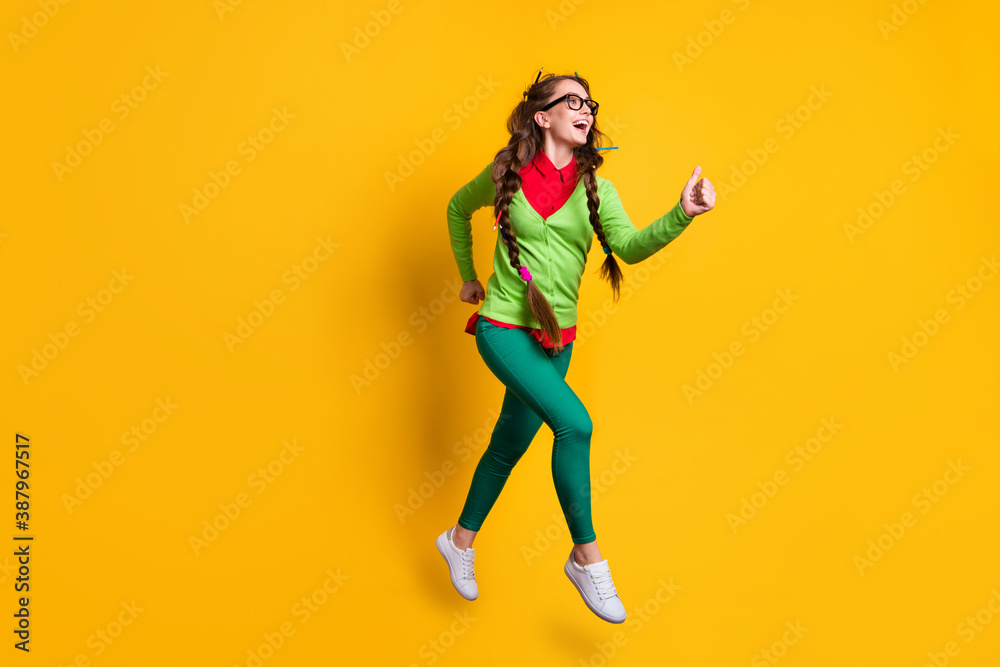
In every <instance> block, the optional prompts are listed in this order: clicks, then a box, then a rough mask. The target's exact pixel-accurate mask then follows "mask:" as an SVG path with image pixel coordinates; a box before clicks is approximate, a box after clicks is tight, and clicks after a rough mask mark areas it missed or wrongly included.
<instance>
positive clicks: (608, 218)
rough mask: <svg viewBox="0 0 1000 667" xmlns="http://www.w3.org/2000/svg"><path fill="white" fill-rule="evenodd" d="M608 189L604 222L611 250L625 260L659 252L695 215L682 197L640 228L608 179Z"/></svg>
mask: <svg viewBox="0 0 1000 667" xmlns="http://www.w3.org/2000/svg"><path fill="white" fill-rule="evenodd" d="M605 183H606V189H605V191H604V192H602V193H600V199H601V204H600V207H599V208H598V211H599V212H600V215H601V226H602V227H603V228H604V237H605V238H606V239H607V240H608V245H609V246H611V251H612V252H613V253H615V255H616V256H618V257H620V258H621V260H622V261H623V262H625V263H626V264H635V263H637V262H641V261H642V260H644V259H646V258H647V257H649V256H651V255H654V254H655V253H657V252H659V251H660V250H661V249H662V248H663V247H664V246H666V245H667V244H668V243H670V242H671V241H673V240H674V239H675V238H677V237H678V236H680V233H681V232H683V231H684V230H685V229H686V228H687V226H688V224H689V223H690V222H691V221H692V220H693V219H694V218H693V217H692V216H689V215H687V214H686V213H685V212H684V209H683V208H682V207H681V203H680V200H678V202H677V203H676V204H675V205H674V207H673V208H672V209H670V211H668V212H667V213H666V214H664V215H663V216H661V217H660V218H657V219H656V220H654V221H653V223H652V224H650V225H648V226H646V227H643V228H642V229H637V228H636V226H635V225H633V224H632V221H631V220H629V217H628V214H627V213H625V209H624V208H623V207H622V202H621V199H620V198H619V197H618V191H617V190H616V189H615V186H614V185H612V184H611V182H610V181H605Z"/></svg>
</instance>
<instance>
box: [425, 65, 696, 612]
mask: <svg viewBox="0 0 1000 667" xmlns="http://www.w3.org/2000/svg"><path fill="white" fill-rule="evenodd" d="M597 110H598V104H597V103H596V102H595V101H594V100H592V99H591V98H590V86H589V85H588V84H587V81H586V80H585V79H583V78H582V77H579V76H576V75H575V73H574V75H573V76H569V75H566V76H556V75H554V74H546V75H545V76H541V71H539V77H536V79H535V83H534V84H532V85H531V86H530V88H528V90H527V91H525V93H524V99H523V100H522V101H521V102H520V103H518V105H517V106H516V107H515V108H514V111H513V112H512V113H511V115H510V117H509V118H508V119H507V129H508V131H509V132H510V135H511V136H510V141H509V142H508V144H507V145H506V146H504V147H503V148H502V149H500V151H499V152H498V153H497V154H496V157H495V158H494V160H493V162H491V163H490V164H488V165H487V166H486V168H484V169H483V170H482V172H480V173H479V175H478V176H476V177H475V178H474V179H472V180H471V181H470V182H468V183H467V184H466V185H465V186H463V187H462V188H461V189H459V191H458V192H456V193H455V195H454V196H453V197H452V198H451V201H450V202H449V203H448V212H447V218H448V232H449V235H450V237H451V248H452V251H453V253H454V255H455V261H456V262H457V264H458V270H459V273H460V274H461V276H462V280H463V281H464V284H463V286H462V291H461V294H460V296H459V298H460V299H461V300H462V301H465V302H467V303H471V304H478V303H479V301H480V299H482V302H483V304H482V306H481V307H480V309H479V310H478V311H477V312H475V313H473V314H472V317H470V318H469V321H468V323H467V325H466V328H465V331H466V332H467V333H469V334H472V335H474V336H475V337H476V346H477V348H478V349H479V354H480V355H481V356H482V358H483V361H484V362H486V366H487V367H488V368H489V369H490V371H491V372H492V373H493V374H494V375H495V376H496V377H497V379H499V380H500V382H502V383H503V384H504V386H505V387H506V393H505V394H504V399H503V407H502V409H501V412H500V415H499V417H498V419H497V423H496V426H495V427H494V430H493V434H492V436H491V439H490V444H489V446H488V447H487V449H486V451H484V452H483V455H482V457H481V458H480V460H479V464H478V465H477V466H476V470H475V472H474V473H473V477H472V483H471V486H470V488H469V494H468V496H467V498H466V501H465V506H464V507H463V508H462V512H461V514H460V516H459V517H458V523H457V525H455V526H453V527H451V528H448V529H447V530H446V531H444V532H443V533H442V534H441V535H439V536H438V538H437V549H438V551H439V552H440V553H441V555H442V556H443V557H444V559H445V561H446V562H447V564H448V569H449V571H450V574H451V582H452V584H453V585H454V586H455V588H456V589H457V590H458V592H459V593H460V594H461V595H462V596H463V597H465V598H466V599H468V600H475V599H476V598H477V597H478V596H479V587H478V584H477V583H476V578H475V570H474V562H475V549H473V548H472V542H473V540H475V538H476V534H477V533H478V531H479V529H480V528H481V527H482V524H483V521H484V520H485V519H486V515H487V514H488V513H489V511H490V509H491V508H492V507H493V504H494V503H495V502H496V500H497V498H498V497H499V495H500V491H501V490H502V489H503V487H504V484H505V483H506V482H507V478H508V477H509V475H510V472H511V470H512V469H513V467H514V465H515V464H516V463H517V462H518V460H520V458H521V456H522V455H523V454H524V452H525V451H526V450H527V448H528V446H529V445H530V444H531V441H532V440H533V439H534V437H535V434H536V433H537V432H538V429H539V428H541V425H542V422H544V423H546V424H547V425H548V426H549V428H551V429H552V433H553V436H554V440H553V444H552V479H553V481H554V482H555V488H556V495H557V496H558V499H559V504H560V506H561V508H562V511H563V516H564V517H565V519H566V524H567V526H568V528H569V532H570V535H571V536H572V538H573V548H572V550H571V551H570V553H569V557H568V558H567V560H566V564H565V566H564V571H565V572H566V575H567V576H568V577H569V579H570V581H572V582H573V585H574V586H575V587H576V589H577V590H578V591H579V593H580V595H581V596H582V597H583V600H584V602H585V603H586V604H587V606H588V607H589V608H590V610H591V611H593V612H594V613H595V614H597V616H599V617H600V618H602V619H604V620H606V621H610V622H612V623H621V622H623V621H624V620H625V607H624V605H622V602H621V599H620V598H619V597H618V592H617V590H616V589H615V585H614V582H613V581H612V579H611V571H610V568H609V566H608V561H607V560H605V559H604V558H603V557H602V556H601V552H600V550H599V549H598V548H597V535H596V533H595V532H594V526H593V523H592V521H591V513H590V505H591V502H590V500H591V498H590V439H591V434H592V431H593V423H592V422H591V420H590V415H589V414H588V413H587V409H586V408H585V407H584V406H583V403H581V402H580V399H579V398H578V397H577V395H576V393H574V392H573V390H572V389H571V388H570V386H569V385H568V384H567V383H566V379H565V378H566V371H567V369H568V368H569V360H570V356H571V355H572V354H573V341H574V340H575V339H576V323H577V311H576V306H577V301H578V297H579V287H580V282H581V278H582V276H583V270H584V266H585V265H586V262H587V254H588V252H589V251H590V248H591V244H592V242H593V239H594V237H595V236H596V237H597V240H598V241H599V242H600V244H601V247H602V248H603V249H604V252H605V254H606V257H605V259H604V263H603V264H602V265H601V269H600V276H601V278H605V279H607V280H609V282H610V283H611V289H612V292H613V294H614V299H615V301H617V300H618V296H619V288H620V285H621V282H622V272H621V269H620V268H619V266H618V262H617V261H616V259H615V255H617V256H618V257H620V258H621V259H622V260H623V261H624V262H625V263H626V264H635V263H637V262H641V261H642V260H644V259H646V258H647V257H650V256H651V255H653V254H654V253H656V252H658V251H659V250H661V249H662V248H663V247H664V246H666V245H667V244H668V243H670V242H671V241H672V240H674V239H675V238H676V237H677V236H678V235H680V233H681V232H683V231H684V229H686V228H687V226H688V224H689V223H690V222H691V220H692V219H693V218H694V216H696V215H699V214H702V213H705V212H707V211H710V210H711V209H712V208H713V207H714V206H715V190H714V188H713V187H712V184H711V182H709V180H708V179H706V178H701V179H700V180H699V178H698V176H699V174H700V173H701V167H700V166H698V167H695V169H694V173H692V174H691V177H690V178H689V179H688V181H687V183H685V185H684V187H683V189H682V190H681V196H680V201H678V202H677V204H676V205H674V207H673V208H672V209H671V210H670V211H669V212H668V213H666V214H665V215H664V216H662V217H661V218H658V219H657V220H655V221H654V222H653V223H652V224H650V225H649V226H647V227H645V228H643V229H642V230H639V229H637V228H636V227H635V226H634V225H633V224H632V223H631V221H630V220H629V218H628V216H627V215H626V214H625V210H624V209H623V208H622V203H621V200H620V199H619V197H618V192H617V191H616V190H615V187H614V185H612V183H611V182H610V181H608V180H606V179H604V178H601V177H600V176H597V175H596V173H595V172H596V170H597V168H598V167H600V166H601V164H603V162H604V158H603V157H602V156H601V154H600V152H599V151H600V150H602V149H604V146H603V141H604V140H605V139H606V138H607V137H606V135H604V134H603V133H602V132H601V131H600V130H599V129H598V128H597ZM489 205H492V206H493V213H494V218H495V219H496V225H495V227H499V230H500V231H499V234H498V238H497V242H496V250H495V252H494V255H493V274H492V275H491V276H490V278H489V280H488V281H487V286H488V287H489V290H488V291H484V289H483V286H482V284H481V283H480V282H479V280H478V279H477V274H476V270H475V266H474V265H473V259H472V226H471V218H472V214H473V212H475V211H476V210H478V209H480V208H482V207H484V206H489Z"/></svg>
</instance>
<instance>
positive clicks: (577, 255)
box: [447, 162, 692, 329]
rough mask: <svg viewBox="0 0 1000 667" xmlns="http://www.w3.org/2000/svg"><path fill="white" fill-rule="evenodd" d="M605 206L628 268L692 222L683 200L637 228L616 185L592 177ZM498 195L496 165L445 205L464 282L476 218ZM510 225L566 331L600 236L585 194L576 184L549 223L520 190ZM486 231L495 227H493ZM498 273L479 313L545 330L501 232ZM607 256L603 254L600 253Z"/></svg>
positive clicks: (470, 270) (608, 234) (471, 270)
mask: <svg viewBox="0 0 1000 667" xmlns="http://www.w3.org/2000/svg"><path fill="white" fill-rule="evenodd" d="M595 178H596V182H597V193H598V198H599V200H600V204H599V206H598V214H599V215H600V219H601V224H602V226H603V228H604V234H605V238H606V239H607V242H608V245H609V246H610V248H611V251H612V252H613V253H614V254H615V255H616V256H617V257H618V258H619V259H621V260H622V261H624V262H625V263H626V264H635V263H638V262H641V261H642V260H644V259H646V258H648V257H650V256H651V255H653V254H654V253H656V252H658V251H659V250H661V249H662V248H663V247H665V246H666V245H667V244H668V243H670V242H671V241H673V240H674V239H675V238H677V236H679V235H680V234H681V232H683V231H684V230H685V229H686V228H687V226H688V224H689V223H690V222H691V220H692V218H691V217H690V216H688V215H687V214H686V213H684V210H683V209H682V208H681V205H680V201H678V202H677V203H676V204H675V205H674V207H673V208H672V209H670V211H668V212H667V213H665V214H664V215H663V216H661V217H659V218H657V219H656V220H654V221H653V222H652V223H651V224H650V225H648V226H646V227H644V228H643V229H641V230H640V229H637V228H636V227H635V225H633V224H632V222H631V221H630V220H629V217H628V215H627V214H626V213H625V210H624V208H623V207H622V203H621V199H620V198H619V196H618V191H617V190H616V189H615V187H614V185H613V184H612V183H611V181H609V180H607V179H605V178H602V177H601V176H597V175H595ZM495 196H496V188H495V186H494V183H493V162H490V163H489V164H488V165H486V167H484V168H483V170H482V171H481V172H480V173H479V174H478V175H477V176H476V177H475V178H473V179H472V180H471V181H469V182H468V183H466V184H465V185H464V186H462V187H461V188H460V189H459V190H458V191H457V192H456V193H455V194H454V196H453V197H452V198H451V200H450V201H449V202H448V208H447V220H448V233H449V236H450V238H451V249H452V253H453V254H454V257H455V262H456V264H457V265H458V271H459V275H461V277H462V280H463V281H470V280H476V279H477V277H478V274H477V273H476V269H475V266H474V263H473V258H472V224H471V219H472V214H473V213H474V212H475V211H477V210H479V209H480V208H483V207H484V206H489V207H490V208H491V209H492V206H493V201H494V199H495ZM508 212H509V214H510V223H511V226H512V228H513V231H514V236H515V238H516V239H517V244H518V248H519V249H520V260H521V265H522V266H526V267H527V268H528V270H529V271H530V272H531V275H532V278H533V280H534V282H535V285H536V286H537V287H538V288H539V289H540V290H541V291H542V293H543V294H544V295H545V297H546V299H548V301H549V303H550V304H551V305H552V309H553V311H554V313H555V316H556V320H557V321H558V323H559V327H560V328H561V329H566V328H569V327H573V326H575V325H576V323H577V308H576V307H577V301H578V300H579V289H580V282H581V280H582V277H583V271H584V267H585V266H586V263H587V255H588V253H589V252H590V249H591V245H592V243H593V240H594V238H595V236H596V235H595V234H594V228H593V227H592V226H591V225H590V211H589V209H588V208H587V193H586V189H585V187H584V183H583V179H582V178H581V179H579V180H578V182H577V183H576V185H575V186H574V188H573V190H572V192H571V193H570V195H569V197H568V198H567V199H566V201H565V203H563V204H562V206H560V207H559V208H558V209H557V210H555V211H554V212H553V213H552V214H551V215H550V216H548V217H547V218H545V217H543V216H542V215H541V214H539V212H538V211H537V210H535V208H534V207H533V206H532V205H531V204H530V203H529V201H528V199H527V196H526V194H525V192H524V189H523V187H522V188H518V190H517V191H516V192H515V193H514V196H513V198H512V199H511V202H510V206H509V208H508ZM486 229H492V224H491V225H490V226H489V227H487V228H486ZM493 233H494V234H496V240H495V246H494V253H493V274H492V275H491V276H490V278H489V280H488V282H487V285H486V298H485V299H484V300H483V304H482V306H481V307H480V309H479V311H478V312H479V315H480V316H483V317H486V318H490V319H494V320H497V321H499V322H504V323H508V324H513V325H518V326H522V327H527V328H530V329H540V328H541V327H540V324H539V322H538V321H537V320H536V319H535V318H534V317H533V316H532V314H531V310H530V309H529V308H528V304H527V300H526V298H525V293H526V289H527V283H526V282H525V281H524V280H522V279H521V276H520V275H519V274H518V273H517V272H516V271H515V270H514V267H513V266H511V264H510V256H509V254H508V250H507V247H506V245H504V243H503V240H502V238H501V236H500V233H499V228H498V229H497V231H496V232H493ZM602 254H603V253H602Z"/></svg>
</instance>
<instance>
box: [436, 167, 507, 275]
mask: <svg viewBox="0 0 1000 667" xmlns="http://www.w3.org/2000/svg"><path fill="white" fill-rule="evenodd" d="M495 198H496V186H495V185H494V184H493V163H492V162H490V163H489V164H488V165H486V168H484V169H483V170H482V171H481V172H479V174H478V175H477V176H476V177H475V178H473V179H472V180H471V181H469V182H468V183H466V184H465V185H463V186H462V187H461V188H459V190H458V192H456V193H455V194H454V196H453V197H452V198H451V201H449V202H448V214H447V217H448V235H449V236H450V237H451V251H452V253H454V255H455V263H456V264H458V273H459V275H461V276H462V280H463V281H466V282H467V281H470V280H475V279H476V267H475V264H474V262H473V259H472V214H473V213H474V212H476V211H478V210H479V209H481V208H482V207H484V206H492V205H493V201H494V199H495Z"/></svg>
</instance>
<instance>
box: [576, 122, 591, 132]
mask: <svg viewBox="0 0 1000 667" xmlns="http://www.w3.org/2000/svg"><path fill="white" fill-rule="evenodd" d="M573 127H574V128H576V129H577V130H579V131H580V132H582V133H583V134H586V133H587V130H588V128H589V127H590V125H589V124H588V123H587V121H585V120H578V121H576V122H575V123H573Z"/></svg>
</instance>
